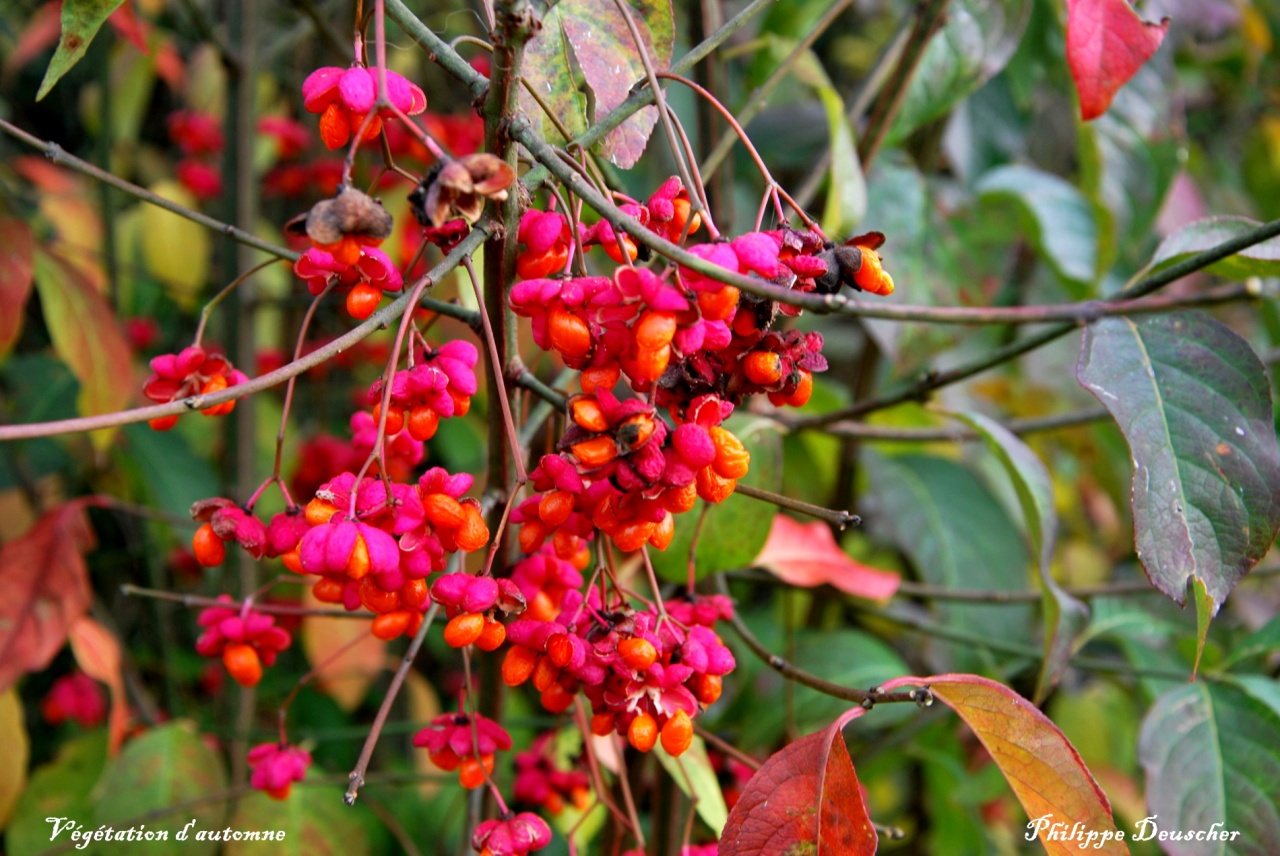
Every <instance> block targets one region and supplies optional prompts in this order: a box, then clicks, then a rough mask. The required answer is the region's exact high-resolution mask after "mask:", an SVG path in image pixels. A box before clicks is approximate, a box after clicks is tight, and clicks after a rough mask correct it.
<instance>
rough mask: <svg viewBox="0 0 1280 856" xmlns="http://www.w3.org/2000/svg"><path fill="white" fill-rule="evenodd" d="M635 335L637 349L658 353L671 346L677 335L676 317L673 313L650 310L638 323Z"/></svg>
mask: <svg viewBox="0 0 1280 856" xmlns="http://www.w3.org/2000/svg"><path fill="white" fill-rule="evenodd" d="M633 335H634V336H635V340H636V347H637V348H639V349H640V350H642V351H656V350H657V349H659V348H661V347H662V346H664V345H670V344H671V340H672V339H673V338H674V337H675V335H676V316H675V314H674V313H672V312H658V311H657V310H653V309H650V310H648V311H647V312H645V313H644V314H642V315H641V316H640V320H638V321H637V322H636V325H635V328H634V330H633Z"/></svg>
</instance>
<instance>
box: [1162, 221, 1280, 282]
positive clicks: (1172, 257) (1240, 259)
mask: <svg viewBox="0 0 1280 856" xmlns="http://www.w3.org/2000/svg"><path fill="white" fill-rule="evenodd" d="M1261 225H1262V224H1261V223H1259V222H1258V221H1257V220H1250V219H1249V218H1248V217H1208V218H1206V219H1204V220H1197V221H1195V222H1194V223H1188V224H1187V225H1186V226H1183V227H1182V228H1181V229H1179V230H1178V231H1176V232H1174V233H1173V234H1172V235H1170V236H1169V237H1167V238H1165V239H1164V240H1163V241H1161V242H1160V246H1159V247H1157V248H1156V254H1155V256H1154V257H1153V258H1152V259H1151V264H1150V266H1149V267H1148V268H1147V270H1148V271H1149V272H1152V273H1154V272H1155V271H1158V270H1160V269H1161V268H1166V267H1168V266H1169V265H1172V264H1176V263H1177V262H1180V261H1182V260H1183V259H1185V258H1187V257H1188V256H1193V255H1195V254H1196V253H1201V252H1204V251H1205V250H1209V249H1212V248H1213V247H1216V246H1217V245H1218V244H1221V243H1222V242H1223V241H1229V240H1231V239H1232V238H1236V237H1239V236H1240V235H1243V234H1244V233H1245V232H1251V231H1253V230H1254V229H1256V228H1258V227H1259V226H1261ZM1206 270H1208V271H1209V272H1210V273H1212V274H1216V275H1218V276H1222V277H1226V278H1228V279H1247V278H1249V277H1251V276H1280V238H1271V239H1270V240H1267V241H1263V242H1262V243H1260V244H1254V245H1253V246H1252V247H1249V248H1247V249H1244V250H1241V251H1240V252H1238V253H1236V254H1235V255H1233V256H1227V257H1226V258H1225V259H1223V260H1222V261H1220V262H1214V263H1213V264H1211V265H1209V267H1208V268H1206Z"/></svg>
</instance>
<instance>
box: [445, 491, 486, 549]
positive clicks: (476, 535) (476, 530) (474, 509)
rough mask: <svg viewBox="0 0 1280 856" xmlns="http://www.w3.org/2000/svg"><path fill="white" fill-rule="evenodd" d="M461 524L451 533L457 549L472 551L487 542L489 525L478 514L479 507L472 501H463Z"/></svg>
mask: <svg viewBox="0 0 1280 856" xmlns="http://www.w3.org/2000/svg"><path fill="white" fill-rule="evenodd" d="M462 516H463V520H462V525H461V526H459V527H458V529H457V531H456V532H454V533H453V537H454V538H455V539H456V540H457V542H458V549H459V550H461V551H463V552H464V553H472V552H475V551H476V550H479V549H480V548H481V547H483V546H484V545H485V544H488V543H489V526H488V524H486V523H485V522H484V518H483V517H482V516H480V508H479V507H478V506H477V505H475V504H474V503H470V502H467V503H463V506H462Z"/></svg>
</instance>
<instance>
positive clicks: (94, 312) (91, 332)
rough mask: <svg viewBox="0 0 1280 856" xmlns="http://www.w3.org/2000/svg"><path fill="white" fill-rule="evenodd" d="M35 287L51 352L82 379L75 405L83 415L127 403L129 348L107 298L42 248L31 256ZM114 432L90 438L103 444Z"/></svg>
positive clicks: (100, 444) (101, 432)
mask: <svg viewBox="0 0 1280 856" xmlns="http://www.w3.org/2000/svg"><path fill="white" fill-rule="evenodd" d="M35 271H36V290H37V291H38V292H39V293H40V305H41V308H42V309H43V310H44V317H45V324H46V326H47V327H48V328H49V336H50V338H52V339H53V347H54V350H56V351H57V352H58V356H59V357H61V358H62V359H63V361H64V362H66V364H67V366H69V367H70V369H71V371H72V373H73V374H74V375H75V376H76V379H77V380H79V381H80V395H79V396H78V398H77V401H76V403H77V407H78V409H79V411H80V414H81V415H83V416H95V415H98V414H102V413H112V412H114V411H116V410H120V409H122V408H123V407H125V405H127V404H128V403H129V397H130V395H131V394H132V392H131V384H130V383H129V382H128V381H127V378H128V377H129V365H130V349H129V343H128V341H127V340H126V339H125V336H124V332H123V331H122V330H121V329H120V323H119V321H117V320H116V317H115V313H114V312H112V310H111V307H110V306H109V305H108V304H107V302H106V300H104V299H103V298H102V295H100V294H99V293H98V292H97V291H95V290H94V289H93V286H92V284H91V283H89V282H88V281H87V280H86V279H85V278H84V276H83V275H82V274H81V273H80V272H79V271H78V270H77V269H76V267H75V266H74V265H72V264H70V263H69V262H68V261H66V260H65V259H63V258H62V257H61V256H55V255H52V254H50V253H46V252H43V251H37V252H36V256H35ZM114 436H115V431H114V430H105V431H95V432H93V433H92V434H91V435H90V437H92V438H93V441H94V444H95V445H96V446H97V447H98V448H99V449H102V448H105V447H106V446H107V445H109V444H110V442H111V439H112V438H113V437H114Z"/></svg>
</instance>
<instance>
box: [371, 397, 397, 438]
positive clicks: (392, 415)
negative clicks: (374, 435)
mask: <svg viewBox="0 0 1280 856" xmlns="http://www.w3.org/2000/svg"><path fill="white" fill-rule="evenodd" d="M381 416H382V402H381V401H379V402H378V403H377V404H375V405H373V424H374V425H377V424H378V420H379V419H380V418H381ZM403 428H404V411H403V410H401V409H400V408H399V407H388V408H387V425H386V428H385V429H384V431H385V433H386V435H387V436H388V437H392V436H394V435H396V434H399V433H400V431H401V430H402V429H403Z"/></svg>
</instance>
